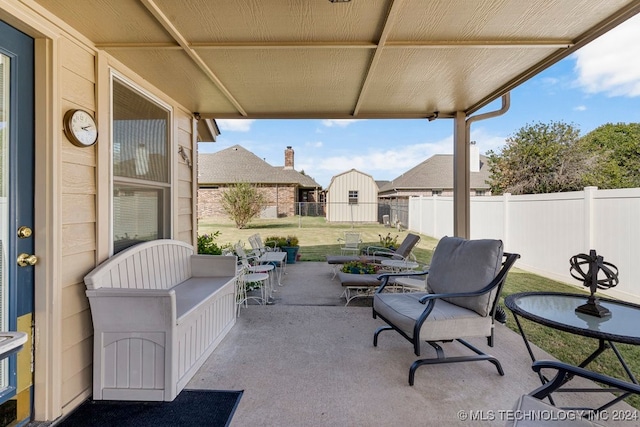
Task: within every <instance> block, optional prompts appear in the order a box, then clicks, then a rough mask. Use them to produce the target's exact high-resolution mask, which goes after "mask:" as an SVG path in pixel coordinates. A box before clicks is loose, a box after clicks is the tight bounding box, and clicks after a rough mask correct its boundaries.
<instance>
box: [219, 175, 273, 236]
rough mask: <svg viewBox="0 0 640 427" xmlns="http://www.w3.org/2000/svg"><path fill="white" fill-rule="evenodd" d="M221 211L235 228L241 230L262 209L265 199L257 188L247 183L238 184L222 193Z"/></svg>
mask: <svg viewBox="0 0 640 427" xmlns="http://www.w3.org/2000/svg"><path fill="white" fill-rule="evenodd" d="M221 204H222V209H224V211H225V212H226V213H227V215H229V218H231V219H232V220H233V221H234V222H235V223H236V227H238V228H240V229H242V228H245V227H246V226H247V224H248V223H249V222H250V221H251V220H252V219H253V218H255V217H256V216H258V214H260V212H261V211H262V209H263V208H264V206H265V204H266V198H265V196H264V194H262V193H261V192H260V191H259V190H258V188H257V187H255V186H253V185H251V184H249V183H248V182H239V183H237V184H235V185H234V186H231V187H229V188H228V189H227V190H226V191H225V192H223V193H222V200H221Z"/></svg>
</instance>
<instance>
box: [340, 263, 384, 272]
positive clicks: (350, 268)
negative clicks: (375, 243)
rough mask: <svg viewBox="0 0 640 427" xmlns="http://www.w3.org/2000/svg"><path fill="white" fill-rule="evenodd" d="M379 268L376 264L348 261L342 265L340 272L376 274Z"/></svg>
mask: <svg viewBox="0 0 640 427" xmlns="http://www.w3.org/2000/svg"><path fill="white" fill-rule="evenodd" d="M379 269H380V266H379V265H378V264H373V263H367V262H363V261H349V262H347V263H345V264H344V265H343V266H342V272H343V273H350V274H376V273H377V272H378V270H379Z"/></svg>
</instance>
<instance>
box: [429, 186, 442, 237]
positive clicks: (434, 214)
mask: <svg viewBox="0 0 640 427" xmlns="http://www.w3.org/2000/svg"><path fill="white" fill-rule="evenodd" d="M431 198H432V199H433V203H432V205H433V207H432V215H431V217H432V218H433V225H432V226H431V228H432V229H433V237H435V238H436V239H437V238H439V237H440V235H439V234H438V207H437V206H436V205H437V204H438V196H437V195H435V194H434V195H432V196H431Z"/></svg>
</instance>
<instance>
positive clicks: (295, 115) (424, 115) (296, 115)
mask: <svg viewBox="0 0 640 427" xmlns="http://www.w3.org/2000/svg"><path fill="white" fill-rule="evenodd" d="M199 114H200V117H202V118H204V119H243V118H248V119H353V118H354V116H353V114H351V113H340V112H326V113H300V112H298V111H291V112H286V111H285V112H282V113H256V114H253V113H251V114H248V115H246V116H241V115H240V114H234V113H215V114H214V113H208V112H206V111H204V112H203V111H199ZM434 114H435V111H433V112H415V113H397V112H394V111H389V112H386V113H365V114H358V117H356V118H358V119H428V118H430V117H433V116H434ZM453 116H454V114H453V113H447V112H444V113H443V112H442V111H439V112H438V118H439V119H451V118H453Z"/></svg>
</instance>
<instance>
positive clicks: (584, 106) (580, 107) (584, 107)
mask: <svg viewBox="0 0 640 427" xmlns="http://www.w3.org/2000/svg"><path fill="white" fill-rule="evenodd" d="M573 111H587V106H586V105H578V106H577V107H574V108H573Z"/></svg>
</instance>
